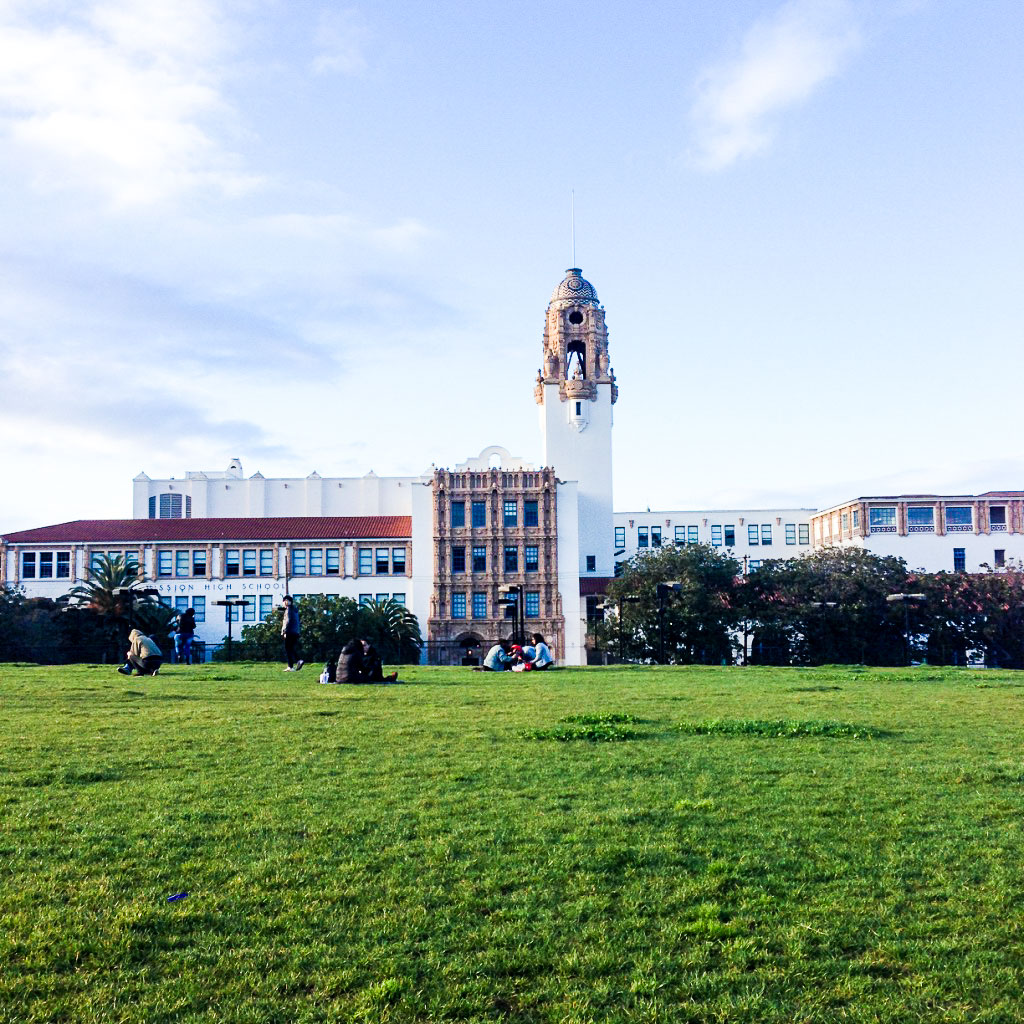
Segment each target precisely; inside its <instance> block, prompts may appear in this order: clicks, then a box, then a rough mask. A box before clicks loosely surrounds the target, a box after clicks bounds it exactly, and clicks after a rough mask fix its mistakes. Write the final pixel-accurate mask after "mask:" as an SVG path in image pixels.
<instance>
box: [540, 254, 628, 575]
mask: <svg viewBox="0 0 1024 1024" xmlns="http://www.w3.org/2000/svg"><path fill="white" fill-rule="evenodd" d="M534 397H535V398H536V400H537V404H538V405H539V406H540V423H541V435H542V438H543V457H542V462H543V465H545V466H551V467H553V468H554V470H555V473H556V474H557V475H558V477H559V478H560V479H562V480H567V481H568V480H575V481H577V484H578V490H577V494H578V501H579V558H580V566H579V571H580V576H581V578H586V577H587V576H590V577H593V576H613V575H614V573H615V563H614V556H613V551H614V526H613V522H612V406H613V405H614V404H615V401H616V399H617V398H618V397H619V389H618V387H617V385H616V383H615V374H614V373H613V372H612V370H611V367H610V364H609V356H608V328H607V327H606V326H605V322H604V307H603V306H602V305H601V303H600V302H598V299H597V292H596V291H595V290H594V286H593V285H592V284H591V283H590V282H589V281H587V280H585V279H584V278H583V276H582V274H581V272H580V270H579V268H578V267H571V268H570V269H569V270H567V271H566V272H565V279H564V280H563V281H562V282H561V283H560V284H559V285H558V287H557V288H555V291H554V294H552V296H551V301H550V302H549V303H548V308H547V313H546V314H545V317H544V354H543V365H542V368H541V369H540V370H538V371H537V384H536V387H535V388H534Z"/></svg>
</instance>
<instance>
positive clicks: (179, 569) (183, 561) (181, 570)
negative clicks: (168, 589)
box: [174, 551, 190, 576]
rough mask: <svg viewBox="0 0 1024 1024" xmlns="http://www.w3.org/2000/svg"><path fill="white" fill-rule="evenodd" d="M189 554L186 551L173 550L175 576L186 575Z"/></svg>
mask: <svg viewBox="0 0 1024 1024" xmlns="http://www.w3.org/2000/svg"><path fill="white" fill-rule="evenodd" d="M189 554H190V552H188V551H175V552H174V575H175V576H187V575H188V569H189V565H188V562H189V557H188V556H189Z"/></svg>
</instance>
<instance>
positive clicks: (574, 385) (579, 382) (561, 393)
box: [558, 378, 597, 402]
mask: <svg viewBox="0 0 1024 1024" xmlns="http://www.w3.org/2000/svg"><path fill="white" fill-rule="evenodd" d="M558 397H559V398H561V400H562V401H563V402H570V401H578V400H580V399H583V398H585V399H587V400H589V401H591V402H595V401H597V385H596V384H595V383H594V382H593V381H592V380H583V379H582V378H576V379H574V380H565V381H562V383H561V384H560V385H559V388H558Z"/></svg>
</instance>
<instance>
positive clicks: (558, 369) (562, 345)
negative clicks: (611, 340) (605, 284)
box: [534, 267, 619, 405]
mask: <svg viewBox="0 0 1024 1024" xmlns="http://www.w3.org/2000/svg"><path fill="white" fill-rule="evenodd" d="M542 359H543V362H542V365H541V369H540V370H538V372H537V384H536V387H535V388H534V397H535V398H536V400H537V404H538V405H543V404H544V401H545V398H544V385H545V384H557V385H558V398H559V399H560V400H561V401H562V402H567V401H570V400H576V399H589V400H590V401H596V400H597V397H598V393H599V388H598V385H600V384H608V385H610V388H609V394H610V396H611V401H612V402H613V403H614V402H615V400H616V399H617V398H618V396H619V389H618V387H617V386H616V384H615V374H614V373H613V372H612V369H611V366H610V365H609V355H608V328H607V327H606V326H605V321H604V306H602V305H601V303H600V301H599V300H598V298H597V290H596V289H595V288H594V286H593V285H592V284H591V283H590V282H589V281H588V280H587V279H586V278H585V277H584V276H583V272H582V271H581V270H580V268H579V267H570V268H569V269H568V270H567V271H566V272H565V277H564V278H563V279H562V280H561V281H560V282H559V283H558V285H557V287H556V288H555V290H554V292H552V294H551V301H550V302H549V303H548V308H547V313H546V314H545V316H544V348H543V357H542Z"/></svg>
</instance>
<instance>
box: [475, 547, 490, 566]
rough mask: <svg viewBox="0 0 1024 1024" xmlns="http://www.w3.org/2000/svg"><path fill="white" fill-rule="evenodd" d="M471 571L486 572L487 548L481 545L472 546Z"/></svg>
mask: <svg viewBox="0 0 1024 1024" xmlns="http://www.w3.org/2000/svg"><path fill="white" fill-rule="evenodd" d="M473 572H487V548H486V547H484V546H482V545H478V546H476V547H474V548H473Z"/></svg>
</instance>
